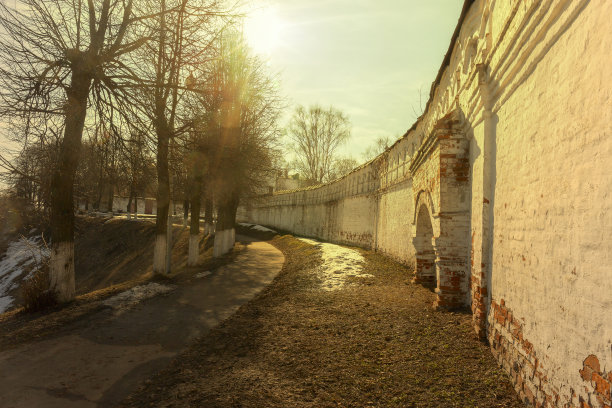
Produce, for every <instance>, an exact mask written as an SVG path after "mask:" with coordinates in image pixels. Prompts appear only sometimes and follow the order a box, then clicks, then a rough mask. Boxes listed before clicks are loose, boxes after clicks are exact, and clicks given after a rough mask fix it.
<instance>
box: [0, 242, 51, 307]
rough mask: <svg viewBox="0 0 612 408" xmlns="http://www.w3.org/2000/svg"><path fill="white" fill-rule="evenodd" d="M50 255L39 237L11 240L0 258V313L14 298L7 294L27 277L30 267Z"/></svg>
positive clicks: (9, 305) (10, 304)
mask: <svg viewBox="0 0 612 408" xmlns="http://www.w3.org/2000/svg"><path fill="white" fill-rule="evenodd" d="M49 255H50V253H49V250H48V249H47V248H46V247H45V246H44V245H43V243H42V238H41V237H32V238H29V239H26V238H21V239H19V240H18V241H14V242H11V243H10V244H9V246H8V248H7V249H6V253H5V254H4V257H3V258H2V259H1V260H0V313H4V312H5V311H6V310H8V309H9V308H10V307H11V306H12V304H13V301H14V299H13V298H12V297H11V296H10V295H9V292H11V291H12V290H14V289H17V288H18V287H19V285H20V284H21V281H22V280H24V279H26V278H27V277H28V275H29V274H28V272H31V270H32V267H33V266H35V265H36V264H39V263H41V262H42V260H43V259H44V258H48V257H49Z"/></svg>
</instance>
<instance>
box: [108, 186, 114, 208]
mask: <svg viewBox="0 0 612 408" xmlns="http://www.w3.org/2000/svg"><path fill="white" fill-rule="evenodd" d="M114 199H115V186H114V185H113V184H112V183H110V184H109V185H108V212H109V213H112V212H113V202H114Z"/></svg>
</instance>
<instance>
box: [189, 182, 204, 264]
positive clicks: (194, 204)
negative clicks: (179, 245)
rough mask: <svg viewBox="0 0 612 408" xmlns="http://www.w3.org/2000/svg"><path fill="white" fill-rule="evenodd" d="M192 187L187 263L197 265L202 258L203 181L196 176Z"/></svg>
mask: <svg viewBox="0 0 612 408" xmlns="http://www.w3.org/2000/svg"><path fill="white" fill-rule="evenodd" d="M193 184H194V185H193V187H192V189H191V200H190V201H191V223H190V226H189V227H190V228H189V257H188V261H187V264H188V265H189V266H195V265H197V263H198V259H199V258H200V245H199V243H200V193H201V189H202V187H201V186H202V181H201V179H199V178H198V177H196V178H195V180H194V183H193Z"/></svg>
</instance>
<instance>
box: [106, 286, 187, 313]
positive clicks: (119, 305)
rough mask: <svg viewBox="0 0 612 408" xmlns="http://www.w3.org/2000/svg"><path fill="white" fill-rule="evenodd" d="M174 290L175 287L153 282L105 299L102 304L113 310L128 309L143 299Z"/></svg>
mask: <svg viewBox="0 0 612 408" xmlns="http://www.w3.org/2000/svg"><path fill="white" fill-rule="evenodd" d="M175 288H176V286H169V285H161V284H159V283H155V282H152V283H148V284H146V285H138V286H134V287H133V288H131V289H128V290H126V291H125V292H121V293H119V294H118V295H115V296H113V297H110V298H108V299H106V300H105V301H104V302H102V304H104V305H105V306H109V307H111V308H113V309H128V308H130V307H132V306H134V305H136V304H138V303H140V302H142V301H143V300H145V299H150V298H152V297H155V296H157V295H160V294H162V293H168V292H171V291H172V290H174V289H175Z"/></svg>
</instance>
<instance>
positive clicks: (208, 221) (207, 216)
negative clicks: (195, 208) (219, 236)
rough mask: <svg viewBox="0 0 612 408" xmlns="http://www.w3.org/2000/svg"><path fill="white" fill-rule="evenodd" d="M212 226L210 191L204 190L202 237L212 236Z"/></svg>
mask: <svg viewBox="0 0 612 408" xmlns="http://www.w3.org/2000/svg"><path fill="white" fill-rule="evenodd" d="M213 232H214V226H213V200H212V197H211V194H210V189H209V188H206V198H205V200H204V235H205V236H206V235H208V234H212V233H213Z"/></svg>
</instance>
